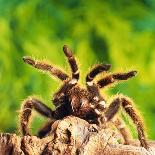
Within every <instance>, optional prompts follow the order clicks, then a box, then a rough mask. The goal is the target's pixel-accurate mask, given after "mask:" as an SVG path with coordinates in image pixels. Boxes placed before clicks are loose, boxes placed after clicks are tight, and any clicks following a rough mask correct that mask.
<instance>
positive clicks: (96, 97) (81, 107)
mask: <svg viewBox="0 0 155 155" xmlns="http://www.w3.org/2000/svg"><path fill="white" fill-rule="evenodd" d="M63 51H64V54H65V55H66V57H67V59H68V62H69V65H70V67H71V70H72V76H69V75H67V74H66V73H64V72H63V71H61V70H59V69H58V68H56V67H54V66H52V65H50V64H48V63H46V62H43V61H38V60H34V59H33V58H31V57H27V56H26V57H23V60H24V62H25V63H27V64H29V65H31V66H33V67H35V68H37V69H39V70H42V71H45V72H48V73H50V74H52V75H53V76H55V77H57V78H59V79H60V80H61V81H62V82H63V85H62V86H61V88H60V89H59V90H58V92H56V93H55V94H54V97H53V103H54V105H55V107H56V109H55V110H54V111H52V110H51V109H50V108H49V107H47V106H46V105H45V104H44V103H42V102H41V101H40V100H38V99H36V98H34V97H28V98H27V99H26V100H24V101H23V104H22V109H21V114H20V128H21V131H22V133H23V135H30V131H29V124H30V117H31V113H32V109H35V110H36V111H37V112H39V113H40V114H42V115H43V116H46V117H48V118H50V119H51V121H50V122H47V123H46V124H45V125H44V126H43V128H42V129H40V131H39V132H38V136H39V137H44V136H45V135H46V134H47V133H49V132H50V130H51V125H52V123H53V122H54V121H55V120H58V119H63V118H64V117H66V116H69V115H74V116H77V117H80V118H82V119H85V120H86V121H88V122H89V123H95V124H97V125H101V126H102V125H103V126H104V125H105V124H106V123H107V122H110V121H111V122H112V121H113V123H114V124H115V126H116V127H117V128H118V129H119V131H120V133H121V134H122V136H123V138H124V141H125V143H126V144H128V143H129V141H128V134H127V132H126V129H125V127H124V126H123V125H122V124H121V120H120V119H119V118H117V119H115V121H114V120H113V118H114V116H115V115H116V113H117V112H118V110H119V108H120V106H122V107H123V109H124V111H125V112H126V113H127V114H128V115H129V116H130V117H131V119H132V120H133V123H134V124H135V126H136V127H137V132H138V138H139V141H140V143H141V146H142V147H145V148H146V149H147V148H148V145H147V142H146V138H145V134H144V128H143V123H142V121H141V119H140V116H139V115H138V113H137V111H136V110H135V108H134V107H133V102H132V101H131V99H129V98H128V97H126V96H123V95H116V96H115V97H114V98H113V100H112V102H111V103H110V105H109V106H108V107H106V103H107V101H106V100H105V98H104V97H103V96H102V95H101V94H100V91H99V90H100V89H101V88H104V87H106V86H108V85H110V84H112V83H115V82H118V81H120V80H128V79H129V78H132V77H134V76H135V75H136V73H137V71H130V72H127V73H111V74H107V71H108V70H109V69H110V67H111V65H110V64H97V65H95V66H94V67H93V68H92V69H91V70H90V72H89V73H88V74H87V76H86V86H87V89H82V88H80V86H79V85H78V80H79V70H78V66H77V63H76V60H75V58H74V56H73V54H72V51H71V50H70V49H69V48H68V47H67V46H66V45H64V47H63ZM101 72H105V73H106V74H105V76H104V77H103V78H102V79H100V80H98V81H94V78H95V77H96V76H97V75H98V74H100V73H101Z"/></svg>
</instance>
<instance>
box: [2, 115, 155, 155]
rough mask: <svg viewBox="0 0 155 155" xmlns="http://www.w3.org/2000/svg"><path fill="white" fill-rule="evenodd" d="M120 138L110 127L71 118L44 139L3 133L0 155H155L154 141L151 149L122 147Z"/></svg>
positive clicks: (135, 144) (133, 144)
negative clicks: (102, 127)
mask: <svg viewBox="0 0 155 155" xmlns="http://www.w3.org/2000/svg"><path fill="white" fill-rule="evenodd" d="M119 138H120V135H119V134H118V133H117V132H116V131H113V130H112V129H109V128H104V129H102V130H100V129H99V127H98V126H96V125H94V124H89V123H88V122H86V121H85V120H83V119H80V118H77V117H74V116H69V117H66V118H65V119H63V120H61V121H56V122H55V123H54V124H53V125H52V127H51V132H50V133H49V135H47V136H46V137H45V138H42V139H40V138H38V137H36V136H24V137H20V136H17V135H15V134H7V133H4V134H3V133H2V134H0V155H94V154H95V155H101V154H102V155H103V154H104V155H121V154H122V155H155V142H153V141H152V142H151V141H150V142H149V146H150V149H149V150H146V149H145V148H142V147H140V146H139V142H138V140H135V141H133V140H132V141H131V144H130V145H123V144H119V143H118V140H119Z"/></svg>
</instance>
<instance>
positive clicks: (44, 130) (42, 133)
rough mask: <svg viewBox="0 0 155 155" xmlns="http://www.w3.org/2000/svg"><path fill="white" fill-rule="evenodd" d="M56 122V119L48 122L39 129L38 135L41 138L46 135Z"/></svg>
mask: <svg viewBox="0 0 155 155" xmlns="http://www.w3.org/2000/svg"><path fill="white" fill-rule="evenodd" d="M54 122H55V120H51V121H48V122H46V123H45V124H44V126H43V127H41V128H40V129H39V131H38V134H37V136H38V137H39V138H43V137H45V136H46V135H47V134H48V133H49V132H50V131H51V127H52V124H53V123H54Z"/></svg>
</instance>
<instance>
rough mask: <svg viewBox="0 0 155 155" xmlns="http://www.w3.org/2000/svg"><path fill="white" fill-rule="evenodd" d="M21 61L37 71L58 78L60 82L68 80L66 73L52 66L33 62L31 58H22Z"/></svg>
mask: <svg viewBox="0 0 155 155" xmlns="http://www.w3.org/2000/svg"><path fill="white" fill-rule="evenodd" d="M23 60H24V62H25V63H27V64H29V65H31V66H33V67H35V68H37V69H39V70H42V71H46V72H49V73H50V74H52V75H54V76H56V77H57V78H59V79H60V80H62V81H64V80H66V79H68V78H69V77H68V75H67V74H66V73H64V72H63V71H61V70H59V69H58V68H55V67H54V66H51V65H49V64H47V63H46V62H43V61H38V60H34V59H33V58H31V57H29V56H25V57H23Z"/></svg>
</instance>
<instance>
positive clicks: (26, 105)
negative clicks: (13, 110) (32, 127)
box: [20, 97, 54, 135]
mask: <svg viewBox="0 0 155 155" xmlns="http://www.w3.org/2000/svg"><path fill="white" fill-rule="evenodd" d="M32 109H35V110H36V111H37V112H38V113H40V114H41V115H43V116H46V117H48V118H53V116H54V111H52V110H51V109H50V108H49V107H47V106H46V105H45V104H43V103H42V102H41V101H39V100H37V99H35V98H32V97H29V98H27V99H26V100H25V101H23V104H22V109H21V113H20V130H21V132H22V134H23V135H30V131H29V124H30V118H31V115H32Z"/></svg>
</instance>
